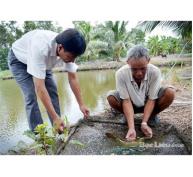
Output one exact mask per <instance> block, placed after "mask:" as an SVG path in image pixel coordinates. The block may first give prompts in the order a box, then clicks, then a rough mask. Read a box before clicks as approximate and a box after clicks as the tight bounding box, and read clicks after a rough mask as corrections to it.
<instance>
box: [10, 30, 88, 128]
mask: <svg viewBox="0 0 193 177" xmlns="http://www.w3.org/2000/svg"><path fill="white" fill-rule="evenodd" d="M85 49H86V42H85V39H84V37H83V36H82V34H80V33H79V32H78V31H77V30H75V29H67V30H65V31H64V32H62V33H60V34H58V33H55V32H52V31H48V30H33V31H30V32H28V33H26V34H25V35H23V36H22V37H21V38H20V39H18V40H17V41H15V42H14V43H13V45H12V48H11V50H10V52H9V56H8V64H9V68H10V70H11V71H12V73H13V76H14V77H15V79H16V81H17V83H18V85H19V86H20V88H21V90H22V92H23V95H24V98H25V108H26V113H27V118H28V122H29V127H30V129H31V130H34V129H35V127H36V126H37V125H38V124H41V123H43V120H42V117H41V113H40V110H39V106H38V102H37V97H36V94H37V95H38V96H39V98H40V100H41V101H42V103H43V104H44V106H45V108H46V110H47V112H48V115H49V118H50V121H51V123H53V124H55V127H56V129H57V130H58V132H61V131H63V128H64V124H63V121H62V120H61V119H60V116H61V115H60V106H59V99H58V93H57V87H56V84H55V82H54V80H53V75H52V72H51V69H52V68H53V67H54V66H55V65H56V64H57V63H64V69H65V70H66V71H67V72H68V80H69V83H70V86H71V88H72V91H73V93H74V95H75V97H76V99H77V102H78V104H79V107H80V110H81V111H82V113H83V114H84V116H85V117H87V116H88V115H89V110H88V108H87V107H86V106H85V104H84V102H83V99H82V97H81V92H80V86H79V83H78V80H77V76H76V70H77V65H76V64H75V58H76V57H77V56H79V55H81V54H83V53H84V51H85Z"/></svg>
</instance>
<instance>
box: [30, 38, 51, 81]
mask: <svg viewBox="0 0 193 177" xmlns="http://www.w3.org/2000/svg"><path fill="white" fill-rule="evenodd" d="M47 51H48V46H47V45H46V43H44V42H43V41H41V39H37V37H36V38H35V39H33V40H32V41H31V44H30V47H29V49H28V59H27V72H28V73H29V74H31V75H32V76H34V77H36V78H38V79H45V77H46V57H47V55H46V52H47Z"/></svg>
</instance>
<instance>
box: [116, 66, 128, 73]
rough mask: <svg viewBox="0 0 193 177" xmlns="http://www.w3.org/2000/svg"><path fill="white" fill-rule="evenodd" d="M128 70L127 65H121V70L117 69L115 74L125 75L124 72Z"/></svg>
mask: <svg viewBox="0 0 193 177" xmlns="http://www.w3.org/2000/svg"><path fill="white" fill-rule="evenodd" d="M129 68H130V67H129V65H128V64H126V65H123V66H122V67H121V68H119V69H118V70H117V71H116V74H119V73H125V72H126V71H128V69H129Z"/></svg>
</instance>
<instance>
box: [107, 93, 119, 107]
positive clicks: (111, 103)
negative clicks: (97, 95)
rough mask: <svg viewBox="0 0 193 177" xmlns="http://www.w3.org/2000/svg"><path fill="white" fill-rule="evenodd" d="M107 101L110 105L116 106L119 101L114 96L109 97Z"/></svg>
mask: <svg viewBox="0 0 193 177" xmlns="http://www.w3.org/2000/svg"><path fill="white" fill-rule="evenodd" d="M107 100H108V102H109V104H110V105H115V104H117V99H116V98H115V97H114V96H113V95H109V96H107Z"/></svg>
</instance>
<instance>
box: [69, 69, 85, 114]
mask: <svg viewBox="0 0 193 177" xmlns="http://www.w3.org/2000/svg"><path fill="white" fill-rule="evenodd" d="M68 80H69V83H70V87H71V89H72V91H73V93H74V95H75V97H76V100H77V102H78V104H79V107H80V110H81V111H82V113H83V114H84V116H85V117H88V116H89V110H88V109H87V108H86V106H85V105H84V102H83V99H82V96H81V91H80V85H79V82H78V79H77V75H76V73H71V72H68Z"/></svg>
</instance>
